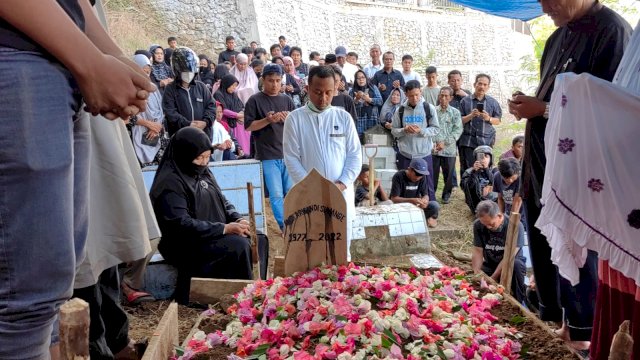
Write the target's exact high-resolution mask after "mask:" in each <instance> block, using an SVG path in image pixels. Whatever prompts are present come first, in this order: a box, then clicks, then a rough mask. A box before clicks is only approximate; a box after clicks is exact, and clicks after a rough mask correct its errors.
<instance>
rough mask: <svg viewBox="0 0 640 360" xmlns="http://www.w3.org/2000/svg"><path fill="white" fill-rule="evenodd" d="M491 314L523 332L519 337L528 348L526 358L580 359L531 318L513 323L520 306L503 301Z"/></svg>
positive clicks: (500, 321) (501, 321) (499, 320)
mask: <svg viewBox="0 0 640 360" xmlns="http://www.w3.org/2000/svg"><path fill="white" fill-rule="evenodd" d="M491 314H493V315H494V316H496V317H497V318H498V322H499V323H501V324H508V325H510V326H514V327H515V328H517V329H518V331H520V332H521V333H522V335H523V337H522V339H519V341H520V343H521V344H522V347H523V348H526V349H528V353H527V355H526V356H524V357H523V358H524V359H540V360H543V359H545V360H546V359H554V360H575V359H579V357H577V356H576V355H574V354H572V353H571V352H570V351H569V350H568V349H567V348H566V347H565V345H564V342H563V341H562V340H560V338H557V337H554V336H552V335H551V334H549V333H548V332H547V331H546V330H544V329H541V328H540V327H539V326H537V325H536V324H535V323H533V321H531V320H530V319H527V320H526V321H525V322H524V323H522V324H519V325H513V324H512V323H511V319H513V317H514V316H516V315H520V314H521V312H520V309H519V308H517V307H515V306H514V305H512V304H511V303H508V302H506V301H503V302H502V303H501V304H500V305H499V306H497V307H495V308H494V309H493V310H491Z"/></svg>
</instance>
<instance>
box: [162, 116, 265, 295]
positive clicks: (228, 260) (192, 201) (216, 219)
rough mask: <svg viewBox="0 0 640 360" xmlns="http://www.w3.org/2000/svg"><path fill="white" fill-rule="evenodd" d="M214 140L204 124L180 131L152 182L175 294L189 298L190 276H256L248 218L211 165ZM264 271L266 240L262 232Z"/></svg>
mask: <svg viewBox="0 0 640 360" xmlns="http://www.w3.org/2000/svg"><path fill="white" fill-rule="evenodd" d="M210 156H211V140H210V139H209V137H208V136H207V135H206V134H205V133H204V132H203V131H202V130H200V129H197V128H195V127H185V128H182V129H180V130H178V131H177V132H176V134H175V135H174V136H173V137H172V138H171V141H170V142H169V146H168V147H167V150H166V152H165V155H164V157H163V158H162V161H161V162H160V165H159V167H158V170H157V172H156V176H155V179H154V180H153V185H152V186H151V192H150V197H151V202H152V204H153V209H154V212H155V215H156V219H157V221H158V225H160V230H161V231H162V238H161V240H160V244H159V246H158V250H160V253H161V254H162V256H163V257H164V258H165V260H166V261H167V262H169V263H170V264H172V265H174V266H176V267H177V269H178V282H177V285H176V290H175V293H174V297H175V299H176V301H177V302H178V303H180V304H186V303H187V302H188V299H189V289H190V282H191V277H205V278H221V279H252V259H251V246H250V241H249V235H250V234H249V222H248V221H246V220H245V219H244V218H242V216H241V215H240V214H238V212H237V211H236V209H235V207H234V206H233V205H232V204H231V203H230V202H229V201H228V200H227V199H226V198H225V196H224V195H223V194H222V191H221V190H220V187H219V186H218V184H217V182H216V181H215V179H214V177H213V175H212V174H211V172H210V171H209V169H208V167H207V165H208V163H209V158H210ZM258 244H259V246H258V247H259V249H258V252H259V254H260V259H261V260H263V259H264V261H261V262H260V264H261V269H260V270H261V271H260V272H261V276H262V277H264V276H265V275H266V266H267V263H266V259H267V258H268V251H269V250H268V248H269V245H268V240H267V239H266V237H265V236H264V235H259V236H258Z"/></svg>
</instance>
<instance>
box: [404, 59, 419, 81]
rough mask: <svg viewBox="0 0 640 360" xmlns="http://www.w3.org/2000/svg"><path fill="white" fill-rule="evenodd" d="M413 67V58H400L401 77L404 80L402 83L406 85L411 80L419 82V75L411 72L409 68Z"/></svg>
mask: <svg viewBox="0 0 640 360" xmlns="http://www.w3.org/2000/svg"><path fill="white" fill-rule="evenodd" d="M412 66H413V56H411V55H409V54H406V55H403V56H402V77H403V78H404V83H405V84H406V83H408V82H409V81H411V80H416V81H418V82H420V75H418V73H417V72H415V71H413V70H412V69H411V67H412Z"/></svg>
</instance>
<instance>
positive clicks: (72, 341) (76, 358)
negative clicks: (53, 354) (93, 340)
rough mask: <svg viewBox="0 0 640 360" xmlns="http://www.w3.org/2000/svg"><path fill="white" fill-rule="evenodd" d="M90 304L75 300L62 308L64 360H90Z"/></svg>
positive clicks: (61, 330)
mask: <svg viewBox="0 0 640 360" xmlns="http://www.w3.org/2000/svg"><path fill="white" fill-rule="evenodd" d="M89 319H90V318H89V304H88V303H87V302H86V301H84V300H82V299H78V298H73V299H71V300H69V301H67V302H66V303H64V304H62V306H61V307H60V356H61V358H62V360H87V359H89V322H90V320H89Z"/></svg>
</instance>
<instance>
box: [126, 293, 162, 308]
mask: <svg viewBox="0 0 640 360" xmlns="http://www.w3.org/2000/svg"><path fill="white" fill-rule="evenodd" d="M149 301H156V298H154V297H153V296H151V294H149V293H146V292H143V291H135V290H133V291H132V292H130V293H129V294H128V295H127V302H128V303H129V304H131V305H139V304H140V303H143V302H149Z"/></svg>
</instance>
